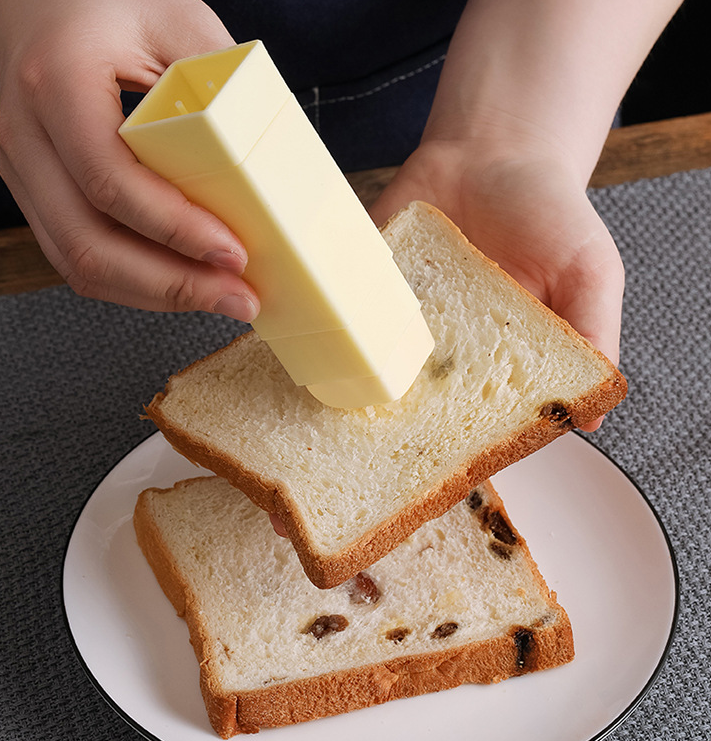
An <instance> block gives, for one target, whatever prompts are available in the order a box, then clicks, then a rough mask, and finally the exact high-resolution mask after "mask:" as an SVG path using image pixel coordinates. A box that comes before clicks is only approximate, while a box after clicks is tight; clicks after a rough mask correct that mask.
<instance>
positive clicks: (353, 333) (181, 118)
mask: <svg viewBox="0 0 711 741" xmlns="http://www.w3.org/2000/svg"><path fill="white" fill-rule="evenodd" d="M119 133H120V134H121V136H122V137H123V139H124V141H125V142H126V143H127V144H128V146H129V147H130V148H131V149H132V150H133V152H134V154H135V155H136V157H137V158H138V160H139V161H140V162H142V163H143V164H144V165H146V166H147V167H149V168H151V169H152V170H154V171H155V172H157V173H158V174H159V175H161V176H162V177H164V178H166V179H167V180H169V181H170V182H172V183H173V184H174V185H175V186H176V187H178V188H179V189H180V190H181V191H182V192H183V193H184V194H185V196H186V197H187V198H189V199H190V200H191V201H193V202H194V203H197V204H199V205H201V206H203V207H204V208H206V209H207V210H209V211H211V212H212V213H214V214H215V215H216V216H218V217H219V218H220V219H222V220H223V221H224V222H225V223H226V224H227V225H228V226H229V227H230V228H231V229H232V230H233V231H234V232H235V233H236V234H237V235H238V236H239V238H240V239H241V241H242V242H243V244H244V245H245V247H246V249H247V252H248V255H249V261H248V264H247V268H246V270H245V273H244V278H245V280H246V281H247V282H249V283H250V285H252V286H253V287H254V289H255V290H256V291H257V294H258V295H259V298H260V302H261V311H260V314H259V316H258V317H257V318H256V319H255V320H254V322H253V327H254V329H255V330H256V331H257V333H258V334H259V335H260V337H261V338H262V339H263V340H264V341H266V342H267V343H268V344H269V345H270V347H271V349H272V350H273V352H274V353H275V354H276V356H277V357H278V358H279V360H280V362H281V363H282V365H283V366H284V368H285V369H286V371H287V372H288V373H289V375H290V376H291V377H292V379H293V380H294V382H295V383H296V384H298V385H303V386H306V388H308V389H309V391H310V392H311V393H312V394H313V395H314V396H316V397H317V398H318V399H320V400H321V401H322V402H324V403H326V404H329V405H331V406H336V407H343V408H353V407H362V406H368V405H371V404H381V403H385V402H389V401H393V400H395V399H398V398H399V397H400V396H402V395H403V394H404V393H405V392H406V391H407V389H408V388H409V387H410V385H411V384H412V382H413V381H414V379H415V377H416V376H417V374H418V373H419V371H420V370H421V368H422V366H423V364H424V362H425V360H426V359H427V357H428V356H429V355H430V353H431V351H432V348H433V345H434V342H433V339H432V336H431V334H430V332H429V329H428V328H427V325H426V323H425V321H424V319H423V317H422V314H421V312H420V308H419V303H418V302H417V299H416V298H415V296H414V294H413V293H412V290H411V289H410V287H409V285H408V284H407V282H406V281H405V279H404V277H403V276H402V274H401V273H400V271H399V270H398V269H397V267H396V266H395V263H394V262H393V260H392V254H391V252H390V248H389V247H388V245H387V243H386V242H385V241H384V239H383V238H382V236H381V235H380V232H379V231H378V229H377V228H376V227H375V225H374V224H373V222H372V221H371V219H370V217H369V216H368V214H367V212H366V211H365V209H364V208H363V206H362V204H361V203H360V201H359V200H358V198H357V196H356V195H355V193H354V192H353V190H352V188H351V187H350V185H349V183H348V181H347V180H346V178H345V177H344V176H343V173H342V172H341V171H340V169H339V168H338V166H337V164H336V163H335V161H334V160H333V158H332V157H331V155H330V154H329V152H328V150H327V149H326V147H325V146H324V144H323V142H322V141H321V139H320V137H319V136H318V134H317V133H316V131H315V130H314V128H313V126H312V125H311V123H310V122H309V120H308V118H307V117H306V115H305V114H304V112H303V111H302V109H301V107H300V106H299V104H298V102H297V101H296V99H295V98H294V96H293V95H292V94H291V92H290V91H289V89H288V87H287V85H286V83H285V82H284V80H283V78H282V77H281V75H280V74H279V72H278V70H277V69H276V67H275V65H274V63H273V62H272V60H271V59H270V57H269V55H268V54H267V51H266V49H265V47H264V45H263V44H262V43H261V42H260V41H252V42H249V43H246V44H240V45H238V46H235V47H231V48H229V49H225V50H223V51H219V52H215V53H212V54H205V55H201V56H198V57H192V58H189V59H183V60H180V61H178V62H175V63H174V64H172V65H171V66H170V67H169V68H168V69H167V70H166V72H165V73H164V74H163V75H162V77H161V78H160V79H159V81H158V82H157V83H156V85H155V86H154V87H153V89H152V90H151V91H150V92H149V93H148V94H147V95H146V96H145V98H144V99H143V101H142V102H141V103H140V104H139V105H138V106H137V107H136V109H135V111H134V112H133V113H132V114H131V116H129V117H128V119H127V120H126V121H125V123H124V124H123V125H122V126H121V128H120V129H119Z"/></svg>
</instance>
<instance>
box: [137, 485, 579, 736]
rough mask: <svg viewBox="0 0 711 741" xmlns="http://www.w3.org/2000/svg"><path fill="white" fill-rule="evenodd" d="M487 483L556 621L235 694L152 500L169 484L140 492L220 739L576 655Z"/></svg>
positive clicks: (151, 542)
mask: <svg viewBox="0 0 711 741" xmlns="http://www.w3.org/2000/svg"><path fill="white" fill-rule="evenodd" d="M178 485H179V484H178ZM482 485H483V486H485V487H487V501H488V507H489V509H490V510H495V511H497V512H498V513H499V514H500V515H501V517H502V518H503V519H504V521H505V522H506V523H507V524H508V526H509V527H510V528H511V530H512V532H514V533H515V535H516V538H517V547H518V548H520V549H521V552H522V553H523V555H524V557H525V559H526V561H527V563H528V565H529V567H530V568H531V570H532V572H533V574H534V576H535V579H536V582H537V583H538V586H539V588H540V590H541V593H542V594H544V595H546V597H547V599H548V602H549V606H550V609H551V613H554V614H555V622H553V623H550V624H547V625H534V626H514V628H512V629H511V630H510V631H509V633H508V634H507V635H500V636H497V637H495V638H492V639H490V640H486V641H480V642H474V643H470V644H466V645H462V646H455V647H450V648H447V649H442V650H438V651H433V652H428V653H420V654H416V655H410V656H403V657H400V658H396V659H390V660H386V661H383V662H382V663H375V664H368V665H365V666H360V667H353V668H351V669H348V670H343V671H334V672H329V673H325V674H322V675H319V676H315V677H311V678H305V679H298V680H294V681H290V682H284V683H279V684H277V683H275V684H273V685H271V686H267V687H264V688H260V689H257V690H248V691H244V692H235V693H225V691H224V690H223V689H222V688H221V687H220V685H219V682H218V680H217V677H216V676H215V675H214V674H213V673H212V671H211V665H210V664H211V659H212V657H211V655H210V646H211V645H212V644H213V643H214V642H213V641H212V640H211V639H210V636H209V633H208V630H207V628H206V625H205V623H204V620H202V619H201V610H200V606H199V604H198V601H197V599H196V596H195V595H194V594H192V592H191V590H190V588H189V587H188V585H187V584H186V582H185V580H184V579H183V577H182V576H181V574H180V570H179V569H178V568H177V566H176V564H175V561H174V558H173V556H172V554H171V552H170V549H169V548H168V547H167V545H166V543H165V541H164V540H163V538H162V536H161V533H160V530H159V528H158V527H157V525H156V524H155V522H154V521H153V518H152V516H151V511H150V507H149V506H148V505H147V500H148V495H149V494H150V493H151V492H154V491H159V492H160V491H164V490H160V489H158V490H155V489H148V490H146V491H145V492H142V493H141V494H140V495H139V498H138V501H137V504H136V508H135V511H134V518H133V522H134V528H135V531H136V536H137V540H138V544H139V546H140V548H141V550H142V551H143V553H144V555H145V557H146V559H147V561H148V563H149V564H150V566H151V568H152V570H153V572H154V574H155V576H156V578H157V580H158V583H159V584H160V586H161V588H162V589H163V592H164V593H165V594H166V596H167V597H168V598H169V600H170V601H171V603H172V605H173V607H174V608H175V610H176V612H177V614H178V615H179V616H180V617H181V618H183V619H184V620H185V621H186V623H187V626H188V630H189V633H190V642H191V644H192V646H193V649H194V651H195V656H196V658H197V660H198V663H199V665H200V689H201V692H202V696H203V700H204V702H205V707H206V710H207V714H208V718H209V720H210V723H211V725H212V727H213V728H214V729H215V731H216V732H217V733H218V734H219V735H220V736H221V737H222V738H230V737H231V736H234V735H237V734H241V733H256V732H257V731H259V730H260V729H261V728H270V727H278V726H284V725H290V724H293V723H298V722H304V721H308V720H315V719H317V718H323V717H327V716H331V715H338V714H342V713H346V712H350V711H351V710H357V709H362V708H366V707H370V706H373V705H379V704H382V703H385V702H388V701H390V700H396V699H400V698H405V697H414V696H417V695H421V694H425V693H430V692H438V691H440V690H445V689H451V688H453V687H458V686H459V685H462V684H466V683H472V684H491V683H498V682H500V681H502V680H505V679H509V678H511V677H515V676H520V675H523V674H527V673H530V672H534V671H539V670H543V669H550V668H553V667H556V666H560V665H563V664H565V663H568V662H570V661H572V660H573V658H574V655H575V651H574V643H573V631H572V628H571V624H570V620H569V618H568V615H567V613H566V612H565V610H564V609H563V608H562V607H561V606H560V605H559V604H558V603H557V602H556V595H555V593H550V592H549V591H548V588H547V586H546V584H545V581H544V580H543V578H542V576H541V574H540V572H539V570H538V568H537V566H536V564H535V562H534V561H533V559H532V557H531V554H530V552H529V549H528V546H527V545H526V542H525V540H524V539H523V538H522V537H521V535H520V533H519V532H518V531H517V530H516V529H515V528H514V526H513V525H512V524H511V521H510V520H509V518H508V515H507V514H506V511H505V509H504V507H503V504H502V502H501V499H500V498H499V496H498V494H497V493H496V491H495V490H494V489H493V487H492V486H491V484H490V483H489V482H485V483H484V484H482ZM519 631H523V633H524V634H525V636H526V641H525V648H522V642H521V638H520V635H521V634H520V633H519Z"/></svg>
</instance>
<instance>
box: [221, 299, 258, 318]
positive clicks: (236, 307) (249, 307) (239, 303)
mask: <svg viewBox="0 0 711 741" xmlns="http://www.w3.org/2000/svg"><path fill="white" fill-rule="evenodd" d="M213 310H214V311H215V312H216V313H217V314H224V315H225V316H228V317H230V319H237V320H238V321H240V322H251V321H252V319H254V318H255V317H256V316H257V307H256V306H255V305H254V304H253V303H252V301H251V299H249V298H248V297H247V296H238V295H232V296H223V297H222V298H221V299H220V300H219V301H218V302H217V303H216V304H215V306H214V309H213Z"/></svg>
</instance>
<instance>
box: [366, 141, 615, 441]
mask: <svg viewBox="0 0 711 741" xmlns="http://www.w3.org/2000/svg"><path fill="white" fill-rule="evenodd" d="M565 162H566V160H565V157H564V156H563V153H562V152H561V153H560V154H559V153H558V152H557V151H556V150H555V149H554V148H552V147H546V146H545V145H544V144H543V142H535V143H531V145H530V146H525V147H523V146H520V145H517V146H516V148H514V147H513V146H510V147H509V148H506V149H504V150H503V152H500V151H497V152H496V153H494V151H492V150H491V149H490V148H489V147H481V148H480V146H479V144H478V143H476V142H459V141H428V142H425V143H424V144H423V145H422V146H421V147H420V148H419V149H418V150H417V151H416V152H415V153H414V154H413V155H412V156H411V157H410V158H409V159H408V160H407V161H406V162H405V164H404V165H403V167H402V168H401V170H400V171H399V172H398V174H397V175H396V177H395V179H394V180H393V182H392V183H391V184H390V185H389V186H388V187H387V188H386V190H385V191H384V192H383V194H382V195H381V197H380V199H379V200H378V201H377V202H376V203H375V204H374V206H373V208H372V210H371V212H372V215H373V218H374V219H375V221H376V223H381V222H383V221H384V220H385V219H386V218H388V217H389V216H390V215H391V214H393V213H394V212H395V211H396V210H397V209H399V208H401V207H402V206H404V205H406V204H407V203H409V202H410V201H412V200H415V199H420V200H424V201H427V202H429V203H431V204H432V205H434V206H436V207H437V208H439V209H440V210H441V211H443V212H444V213H445V214H446V215H447V216H448V217H449V218H450V219H451V220H452V221H453V222H454V223H455V224H457V226H459V227H460V229H462V231H463V232H464V233H465V234H466V236H467V237H468V238H469V240H470V241H471V242H472V243H473V244H474V245H475V246H476V247H478V248H479V249H480V250H481V251H482V252H484V253H485V254H486V255H488V256H489V257H490V258H491V259H492V260H495V261H496V262H497V263H498V264H499V265H500V266H501V267H502V268H503V269H504V270H505V271H506V272H508V273H509V274H510V275H511V276H512V277H513V278H515V279H516V280H517V281H518V282H519V283H521V285H523V286H524V287H525V288H527V289H528V290H529V291H530V292H531V293H533V294H534V295H535V296H537V297H538V298H539V299H540V300H541V301H543V302H544V303H545V304H547V305H548V306H549V307H550V308H551V309H552V310H553V311H555V312H556V313H557V314H559V315H560V316H561V317H563V318H564V319H566V320H567V321H568V322H569V323H570V324H571V325H572V326H573V327H574V328H575V329H577V331H578V332H580V334H582V335H583V336H584V337H586V338H587V339H588V340H589V341H590V342H592V344H593V345H595V346H596V347H597V348H598V349H600V350H601V351H602V352H603V353H604V354H605V355H607V357H608V358H610V360H612V362H614V363H617V362H618V357H619V336H620V320H621V310H622V293H623V287H624V270H623V266H622V262H621V260H620V256H619V253H618V251H617V247H616V246H615V243H614V241H613V239H612V237H611V236H610V234H609V232H608V230H607V229H606V227H605V226H604V224H603V223H602V221H601V219H600V218H599V216H598V215H597V213H596V212H595V210H594V208H593V207H592V205H591V204H590V202H589V200H588V198H587V196H586V193H585V183H584V182H582V181H581V179H580V177H579V176H578V175H577V174H576V171H575V170H574V169H571V168H569V167H568V166H566V164H565ZM600 422H601V420H598V421H597V422H594V423H591V424H590V425H588V426H586V427H585V429H586V430H588V431H592V430H594V429H596V428H597V427H598V426H599V424H600Z"/></svg>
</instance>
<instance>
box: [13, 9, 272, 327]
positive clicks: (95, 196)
mask: <svg viewBox="0 0 711 741" xmlns="http://www.w3.org/2000/svg"><path fill="white" fill-rule="evenodd" d="M232 43H234V42H233V41H232V39H231V37H230V35H229V34H228V32H227V31H226V30H225V28H224V27H223V25H222V23H221V22H220V21H219V19H218V18H217V17H216V16H215V15H214V14H213V13H212V11H211V10H210V9H209V8H208V7H207V6H206V5H204V4H203V3H202V2H200V0H152V2H144V1H143V0H62V1H61V2H58V1H57V0H4V2H3V3H2V4H0V49H1V50H2V51H1V52H0V175H2V177H3V179H4V180H5V181H6V183H7V184H8V186H9V188H10V190H11V191H12V193H13V195H14V196H15V198H16V200H17V202H18V204H19V205H20V207H21V208H22V210H23V211H24V213H25V216H26V218H27V220H28V222H29V224H30V226H31V227H32V229H33V231H34V233H35V235H36V237H37V239H38V241H39V243H40V245H41V247H42V249H43V251H44V253H45V254H46V256H47V257H48V259H49V260H50V262H51V263H52V264H53V265H54V267H55V268H56V269H57V271H58V272H59V273H60V274H61V275H62V276H63V277H64V278H65V279H66V281H67V282H68V283H69V285H70V286H72V288H73V289H74V290H75V291H76V292H77V293H80V294H82V295H85V296H90V297H93V298H100V299H105V300H108V301H113V302H116V303H121V304H127V305H130V306H135V307H138V308H143V309H150V310H158V311H184V310H192V309H201V310H205V311H216V312H220V313H224V314H227V315H229V316H232V317H233V318H236V319H241V320H244V321H251V320H252V319H253V318H254V316H255V315H256V313H257V311H258V308H259V302H258V299H257V297H256V295H255V293H254V291H253V290H252V289H251V288H250V287H249V286H248V285H247V284H246V283H245V282H244V281H243V280H241V278H240V277H239V275H240V274H241V272H242V270H243V269H244V265H245V263H246V253H245V250H244V248H243V246H242V245H241V244H240V242H239V240H238V238H237V237H236V236H235V235H234V234H233V233H232V232H231V231H230V230H229V229H228V228H227V227H226V226H225V225H224V224H223V223H222V222H221V221H219V220H218V219H217V218H215V217H214V216H213V215H212V214H210V213H208V212H207V211H205V210H203V209H201V208H199V207H197V206H195V205H193V204H191V203H189V202H188V201H187V200H186V199H185V198H184V197H183V196H182V194H181V193H180V192H179V191H178V190H177V189H176V188H174V187H173V186H171V185H170V184H169V183H167V182H166V181H164V180H162V179H161V178H159V177H158V176H156V175H154V174H153V173H152V172H150V171H149V170H148V169H146V168H145V167H143V166H142V165H140V164H138V163H137V162H136V160H135V158H134V156H133V154H132V153H131V152H130V150H129V149H128V148H127V147H126V145H125V144H124V143H123V141H122V140H121V138H120V137H119V135H118V133H117V129H118V127H119V125H120V124H121V123H122V121H123V115H122V111H121V103H120V97H119V96H120V89H121V88H124V89H127V90H138V91H145V90H148V89H149V88H150V87H151V86H152V85H153V84H154V83H155V82H156V80H157V79H158V77H159V76H160V75H161V73H162V72H163V71H164V70H165V69H166V67H167V66H168V65H169V64H170V63H171V62H173V61H174V60H176V59H178V58H181V57H185V56H190V55H193V54H198V53H203V52H208V51H213V50H216V49H220V48H224V47H227V46H230V45H231V44H232Z"/></svg>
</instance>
